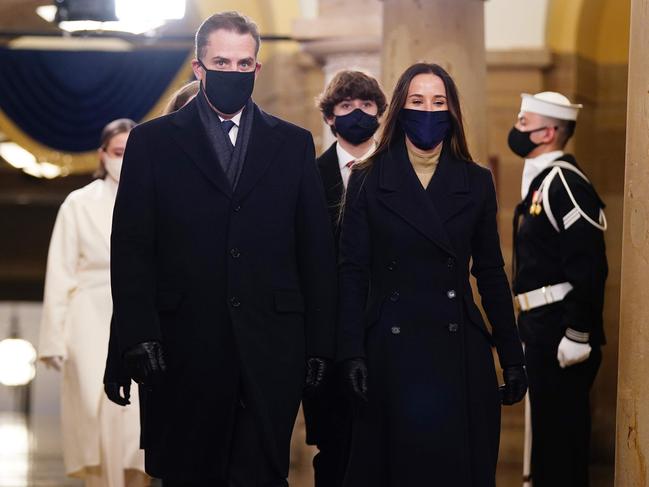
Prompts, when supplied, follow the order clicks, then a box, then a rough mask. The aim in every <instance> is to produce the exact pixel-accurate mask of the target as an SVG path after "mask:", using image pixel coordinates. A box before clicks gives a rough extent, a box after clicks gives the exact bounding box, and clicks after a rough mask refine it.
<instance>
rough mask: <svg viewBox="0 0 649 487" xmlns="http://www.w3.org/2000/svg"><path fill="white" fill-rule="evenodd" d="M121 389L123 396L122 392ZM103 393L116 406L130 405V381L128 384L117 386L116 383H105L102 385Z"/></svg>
mask: <svg viewBox="0 0 649 487" xmlns="http://www.w3.org/2000/svg"><path fill="white" fill-rule="evenodd" d="M122 389H123V394H122V391H121V390H122ZM104 392H105V393H106V396H107V397H108V399H110V400H111V401H112V402H114V403H115V404H117V405H118V406H126V405H127V404H131V401H129V399H130V398H131V381H130V380H129V382H128V383H125V384H119V383H117V382H107V383H106V384H104Z"/></svg>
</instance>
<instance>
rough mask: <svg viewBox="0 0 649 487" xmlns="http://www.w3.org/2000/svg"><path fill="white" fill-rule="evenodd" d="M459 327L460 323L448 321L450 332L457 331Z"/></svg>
mask: <svg viewBox="0 0 649 487" xmlns="http://www.w3.org/2000/svg"><path fill="white" fill-rule="evenodd" d="M459 329H460V325H458V324H457V323H449V324H448V331H450V332H451V333H457V331H458V330H459Z"/></svg>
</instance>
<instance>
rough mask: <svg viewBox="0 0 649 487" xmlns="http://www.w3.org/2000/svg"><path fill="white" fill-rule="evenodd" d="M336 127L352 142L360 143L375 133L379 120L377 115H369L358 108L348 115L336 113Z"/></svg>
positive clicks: (354, 143)
mask: <svg viewBox="0 0 649 487" xmlns="http://www.w3.org/2000/svg"><path fill="white" fill-rule="evenodd" d="M334 128H335V129H336V132H337V133H339V134H340V136H341V137H342V138H343V139H345V140H346V141H347V142H349V143H350V144H352V145H360V144H362V143H363V142H365V141H367V140H369V138H370V137H372V135H374V132H376V129H378V128H379V121H378V119H377V117H376V115H369V114H367V113H365V112H364V111H363V110H361V109H360V108H357V109H356V110H354V111H352V112H350V113H348V114H347V115H336V118H335V120H334Z"/></svg>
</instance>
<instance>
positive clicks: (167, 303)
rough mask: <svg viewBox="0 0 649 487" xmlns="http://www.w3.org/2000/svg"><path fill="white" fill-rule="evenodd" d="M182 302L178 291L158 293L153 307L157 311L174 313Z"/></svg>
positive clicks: (181, 296)
mask: <svg viewBox="0 0 649 487" xmlns="http://www.w3.org/2000/svg"><path fill="white" fill-rule="evenodd" d="M182 300H183V295H182V293H180V292H178V291H158V292H157V293H156V298H155V305H156V308H157V309H158V311H175V310H176V309H178V307H179V306H180V303H181V301H182Z"/></svg>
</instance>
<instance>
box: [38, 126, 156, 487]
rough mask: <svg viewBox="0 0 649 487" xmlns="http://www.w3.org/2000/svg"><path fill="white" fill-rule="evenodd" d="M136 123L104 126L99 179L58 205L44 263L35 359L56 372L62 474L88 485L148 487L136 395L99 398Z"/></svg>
mask: <svg viewBox="0 0 649 487" xmlns="http://www.w3.org/2000/svg"><path fill="white" fill-rule="evenodd" d="M134 126H135V122H133V121H132V120H128V119H120V120H115V121H113V122H111V123H110V124H108V125H107V126H106V128H104V131H103V132H102V137H101V148H100V149H99V154H100V158H101V163H100V167H99V170H98V172H97V176H98V179H96V180H95V181H93V182H92V183H90V184H88V185H87V186H85V187H83V188H81V189H79V190H76V191H73V192H72V193H71V194H70V195H69V196H68V197H67V198H66V200H65V201H64V202H63V204H62V205H61V209H60V210H59V214H58V217H57V219H56V224H55V226H54V232H53V234H52V240H51V242H50V249H49V255H48V262H47V275H46V279H45V300H44V306H43V322H42V325H41V336H40V347H39V355H40V358H41V360H42V361H43V362H44V363H45V364H46V365H47V366H48V367H49V368H55V369H57V370H61V372H62V373H63V381H62V385H61V415H62V418H61V423H62V436H63V457H64V461H65V469H66V473H67V474H68V475H69V476H72V477H77V478H82V479H84V481H85V484H86V486H87V487H136V486H137V487H139V486H145V485H148V484H149V479H148V477H147V476H146V474H144V455H143V452H142V451H141V450H140V449H139V432H140V424H139V411H138V410H139V406H138V398H137V390H136V389H135V388H134V393H133V395H132V396H131V399H130V400H131V404H130V405H128V406H126V407H120V406H117V405H116V404H113V403H111V402H110V401H109V400H108V399H107V398H106V396H105V395H104V393H103V384H102V378H103V372H104V365H105V359H106V353H107V348H108V338H109V328H110V319H111V314H112V300H111V294H110V267H109V258H110V248H109V245H110V229H111V220H112V213H113V205H114V202H115V195H116V193H117V184H118V181H119V174H120V169H121V158H122V154H123V152H124V148H125V146H126V139H127V138H128V134H129V132H130V130H131V129H132V128H133V127H134Z"/></svg>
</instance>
